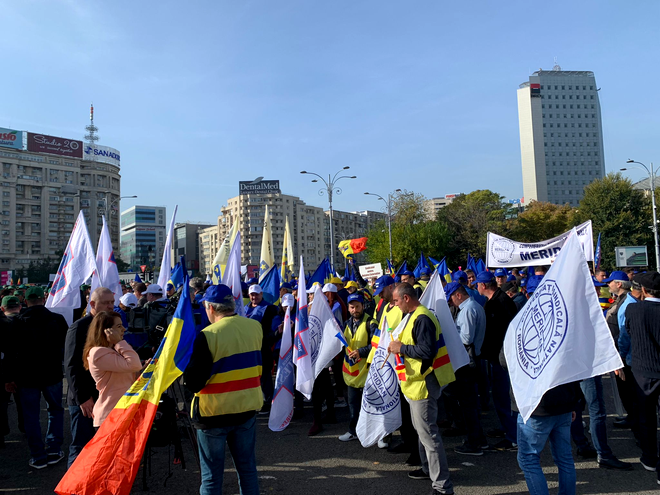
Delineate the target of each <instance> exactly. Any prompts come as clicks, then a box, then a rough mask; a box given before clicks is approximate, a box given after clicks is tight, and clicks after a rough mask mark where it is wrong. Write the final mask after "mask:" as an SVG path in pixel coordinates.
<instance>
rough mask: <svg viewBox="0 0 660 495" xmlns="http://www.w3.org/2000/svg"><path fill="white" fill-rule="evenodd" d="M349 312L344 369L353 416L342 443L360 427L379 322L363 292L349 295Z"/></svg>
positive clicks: (349, 404) (350, 411)
mask: <svg viewBox="0 0 660 495" xmlns="http://www.w3.org/2000/svg"><path fill="white" fill-rule="evenodd" d="M348 312H349V313H350V314H351V316H350V318H349V319H348V321H347V322H346V328H344V338H345V339H346V342H347V343H348V347H347V348H346V354H345V356H344V363H343V366H342V372H343V375H344V382H345V383H346V387H347V390H348V411H349V414H350V416H351V419H350V423H349V424H348V431H347V432H346V433H344V434H343V435H341V436H340V437H339V440H341V441H342V442H349V441H351V440H356V439H357V435H356V433H355V427H356V426H357V422H358V418H359V416H360V409H361V408H362V389H363V388H364V384H365V383H366V381H367V373H368V372H369V367H368V366H367V356H368V355H369V350H370V349H371V336H372V335H373V333H374V331H375V330H377V329H378V324H377V323H376V320H374V319H373V318H372V317H371V316H369V315H368V314H366V313H365V312H364V298H363V297H362V295H361V294H351V295H350V296H348Z"/></svg>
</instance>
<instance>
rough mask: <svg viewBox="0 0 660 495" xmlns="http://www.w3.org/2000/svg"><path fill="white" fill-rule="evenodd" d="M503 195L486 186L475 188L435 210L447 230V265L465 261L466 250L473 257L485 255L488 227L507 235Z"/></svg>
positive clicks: (489, 229) (505, 208)
mask: <svg viewBox="0 0 660 495" xmlns="http://www.w3.org/2000/svg"><path fill="white" fill-rule="evenodd" d="M503 199H504V198H503V196H500V195H499V194H497V193H495V192H493V191H489V190H488V189H484V190H478V191H473V192H471V193H469V194H461V195H459V196H458V197H456V199H454V201H452V202H451V203H450V204H448V205H447V206H445V207H444V208H442V209H440V210H439V211H438V216H437V218H438V221H439V222H440V223H441V224H444V225H445V226H446V228H447V232H448V234H449V243H448V250H447V252H446V255H447V258H448V262H449V264H450V265H453V266H457V265H463V264H465V262H466V261H467V255H468V253H470V254H471V255H472V256H474V257H475V258H485V255H486V235H487V233H488V232H489V231H491V232H495V233H498V234H501V235H506V233H507V228H506V227H507V223H506V221H505V218H504V214H505V212H506V210H507V206H506V205H505V204H504V203H503V202H502V200H503Z"/></svg>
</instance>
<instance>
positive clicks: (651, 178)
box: [621, 160, 660, 270]
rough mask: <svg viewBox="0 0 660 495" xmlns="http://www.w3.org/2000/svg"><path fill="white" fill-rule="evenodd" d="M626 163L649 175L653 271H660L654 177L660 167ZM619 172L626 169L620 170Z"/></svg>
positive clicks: (640, 163)
mask: <svg viewBox="0 0 660 495" xmlns="http://www.w3.org/2000/svg"><path fill="white" fill-rule="evenodd" d="M626 163H636V164H637V165H640V166H639V167H636V166H633V167H632V168H637V169H640V170H644V171H645V172H646V173H647V174H648V175H649V182H650V183H649V186H650V187H651V206H652V209H653V225H651V231H652V232H653V241H654V243H655V269H656V270H660V248H659V247H658V215H657V212H656V206H655V177H656V175H657V173H658V171H659V170H660V167H658V168H653V164H652V163H651V166H650V167H647V166H646V165H644V164H643V163H642V162H636V161H635V160H627V161H626ZM621 170H628V169H627V168H622V169H621Z"/></svg>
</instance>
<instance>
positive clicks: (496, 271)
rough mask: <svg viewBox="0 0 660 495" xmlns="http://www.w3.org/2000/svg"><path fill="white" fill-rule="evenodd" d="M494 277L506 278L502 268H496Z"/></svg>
mask: <svg viewBox="0 0 660 495" xmlns="http://www.w3.org/2000/svg"><path fill="white" fill-rule="evenodd" d="M495 276H496V277H506V276H507V273H506V270H505V269H504V268H498V269H497V270H495Z"/></svg>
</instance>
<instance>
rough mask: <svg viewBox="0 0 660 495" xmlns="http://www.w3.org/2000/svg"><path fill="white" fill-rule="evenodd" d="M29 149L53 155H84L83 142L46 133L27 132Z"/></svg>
mask: <svg viewBox="0 0 660 495" xmlns="http://www.w3.org/2000/svg"><path fill="white" fill-rule="evenodd" d="M27 149H28V151H34V152H36V153H50V154H51V155H60V156H70V157H74V158H82V157H83V143H82V141H76V140H74V139H65V138H60V137H55V136H47V135H45V134H33V133H31V132H28V133H27Z"/></svg>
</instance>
